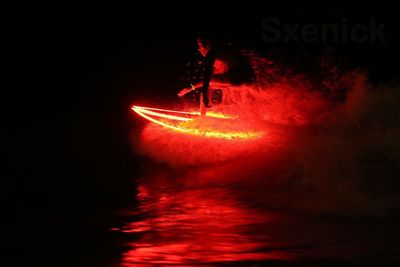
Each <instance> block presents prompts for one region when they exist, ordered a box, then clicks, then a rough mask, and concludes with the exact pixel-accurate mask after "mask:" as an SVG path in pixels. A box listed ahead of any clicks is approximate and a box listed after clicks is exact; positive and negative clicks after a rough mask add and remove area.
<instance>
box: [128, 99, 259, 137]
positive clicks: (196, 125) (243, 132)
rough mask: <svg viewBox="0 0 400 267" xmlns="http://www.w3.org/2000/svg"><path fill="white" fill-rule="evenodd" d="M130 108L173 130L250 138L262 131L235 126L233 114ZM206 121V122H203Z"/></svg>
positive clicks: (195, 133) (208, 135)
mask: <svg viewBox="0 0 400 267" xmlns="http://www.w3.org/2000/svg"><path fill="white" fill-rule="evenodd" d="M132 110H133V111H134V112H136V113H137V114H138V115H140V116H141V117H143V118H145V119H147V120H149V121H150V122H152V123H155V124H158V125H161V126H163V127H165V128H168V129H172V130H174V131H178V132H182V133H186V134H192V135H200V136H205V137H212V138H219V139H252V138H258V137H261V136H262V135H263V133H262V132H259V131H254V130H251V129H243V126H242V127H235V118H236V117H234V116H227V115H225V114H222V113H216V112H207V115H206V116H200V112H196V111H177V110H168V109H160V108H150V107H142V106H132ZM205 122H206V123H205Z"/></svg>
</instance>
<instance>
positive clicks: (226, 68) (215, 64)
mask: <svg viewBox="0 0 400 267" xmlns="http://www.w3.org/2000/svg"><path fill="white" fill-rule="evenodd" d="M197 46H198V51H199V52H200V54H201V55H202V57H203V59H204V60H203V62H202V68H203V78H202V81H201V82H200V83H197V84H195V85H193V84H191V85H190V87H186V88H184V89H182V90H181V91H180V92H179V93H178V96H180V97H183V96H184V95H186V94H187V93H189V92H191V91H194V90H197V91H199V92H200V113H201V114H202V115H205V113H206V108H210V101H209V88H210V87H212V88H218V89H223V88H226V87H229V86H233V85H235V86H237V85H240V84H243V83H251V82H252V81H254V72H253V69H252V68H251V66H250V64H249V63H248V62H247V61H246V59H244V57H243V56H242V55H240V54H239V53H233V52H232V49H225V50H222V49H217V48H216V46H213V45H212V43H211V41H210V40H209V39H207V38H205V37H203V38H197Z"/></svg>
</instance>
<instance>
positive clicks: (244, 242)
mask: <svg viewBox="0 0 400 267" xmlns="http://www.w3.org/2000/svg"><path fill="white" fill-rule="evenodd" d="M199 175H200V176H198V177H197V178H198V179H201V180H202V182H204V180H206V179H207V177H206V176H204V175H202V174H199ZM180 178H182V179H183V180H182V181H181V182H179V183H178V184H176V183H173V182H172V180H169V178H168V177H165V176H163V175H161V176H159V177H152V179H151V181H148V182H150V183H149V184H148V183H147V182H145V181H141V182H140V183H141V184H140V186H139V187H138V189H139V192H138V199H139V201H140V203H141V205H140V212H141V213H142V216H144V217H141V218H143V219H141V220H140V221H134V222H131V223H129V224H127V225H125V226H124V227H122V229H121V231H122V232H124V233H127V234H128V233H131V234H135V235H138V236H140V239H139V240H137V241H136V242H132V243H130V246H131V249H130V250H129V251H127V252H126V253H124V255H123V258H122V261H123V264H122V266H129V267H130V266H147V265H148V266H154V265H155V264H161V265H162V266H193V265H197V264H201V265H202V266H214V265H213V263H216V262H219V263H224V262H225V263H229V262H237V261H259V260H267V259H275V260H276V259H290V258H291V257H293V256H294V255H293V251H290V252H288V251H285V250H281V249H280V247H284V245H285V244H284V243H282V242H280V241H276V240H275V241H273V242H271V241H269V235H268V229H267V228H265V226H263V224H265V223H268V222H271V221H274V220H276V219H277V218H276V217H277V216H278V215H273V214H265V213H262V212H260V211H258V210H257V209H254V208H249V207H247V206H246V205H245V203H243V202H241V201H240V200H238V199H237V198H236V197H235V194H233V192H231V191H230V190H229V189H228V188H210V187H205V188H201V187H198V186H197V188H195V187H196V184H197V183H198V182H199V181H198V180H197V178H196V175H195V176H194V177H191V178H192V179H191V180H190V179H185V177H180ZM186 178H188V177H186ZM166 179H167V180H166ZM187 187H189V188H190V187H192V188H193V189H192V190H187ZM182 188H183V190H182ZM169 191H171V192H173V193H170V192H169ZM254 229H258V231H257V233H256V234H255V233H251V231H250V230H253V231H254Z"/></svg>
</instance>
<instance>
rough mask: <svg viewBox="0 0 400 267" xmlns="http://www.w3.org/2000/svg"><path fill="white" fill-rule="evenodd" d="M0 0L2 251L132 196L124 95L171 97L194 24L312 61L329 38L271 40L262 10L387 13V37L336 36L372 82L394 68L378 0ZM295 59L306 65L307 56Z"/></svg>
mask: <svg viewBox="0 0 400 267" xmlns="http://www.w3.org/2000/svg"><path fill="white" fill-rule="evenodd" d="M2 5H3V7H2V10H1V13H2V14H1V36H2V48H1V54H2V56H1V58H2V77H3V78H2V81H3V82H2V86H1V97H0V99H1V105H2V112H1V124H2V125H1V140H0V142H1V143H0V145H1V153H2V154H3V156H2V170H1V171H2V174H1V182H0V187H1V189H0V193H1V195H0V202H1V203H0V207H1V215H0V218H1V220H2V222H3V223H4V224H5V226H4V227H3V230H6V231H5V232H7V233H6V234H4V235H2V236H3V237H4V238H3V240H5V241H6V242H5V244H8V245H5V246H3V247H2V252H3V254H4V255H8V256H3V257H18V255H19V254H18V253H16V254H12V253H11V254H10V251H9V249H13V248H16V247H19V246H18V245H15V244H14V243H12V242H13V241H11V240H14V242H15V243H16V244H17V243H22V242H28V241H27V239H30V238H31V237H32V236H30V237H29V238H26V235H27V233H26V232H28V230H25V231H23V230H22V232H21V229H30V230H29V232H30V231H31V230H32V229H38V228H41V227H43V228H44V229H46V227H47V226H46V225H49V224H50V225H52V224H53V223H54V221H57V222H66V221H70V220H78V219H79V220H80V219H81V218H86V217H87V216H89V214H97V213H104V211H109V210H112V209H114V208H116V207H121V206H124V205H128V204H129V203H132V202H134V201H135V199H134V196H135V194H134V192H135V185H134V179H135V177H138V176H139V175H140V172H139V170H140V160H141V159H140V158H139V157H138V156H136V155H135V154H134V153H133V152H132V149H131V144H130V141H129V132H130V131H132V130H134V129H138V128H140V126H141V125H140V123H141V122H138V121H137V120H135V119H134V118H133V116H132V114H131V113H130V110H129V107H130V104H132V103H134V102H140V103H143V104H145V103H146V102H147V101H148V102H149V103H150V102H151V103H162V102H164V103H165V101H166V100H168V99H174V97H175V94H176V92H177V90H178V88H176V86H175V85H176V84H175V80H176V79H177V76H178V75H179V73H178V71H177V70H178V69H179V68H180V67H181V66H182V65H184V64H185V63H186V62H187V61H189V60H191V59H192V58H193V55H194V54H195V53H196V47H195V38H196V36H197V34H199V33H200V32H206V33H209V34H210V35H212V36H216V37H218V38H220V39H223V40H229V41H230V40H232V41H234V42H238V43H240V44H242V45H243V46H244V47H248V48H253V49H255V50H257V51H261V52H268V51H271V49H281V50H284V51H286V53H287V54H286V56H287V55H294V54H297V55H299V54H307V55H311V56H310V57H309V58H308V59H309V60H310V61H313V60H314V59H315V58H316V57H318V55H319V52H320V51H321V48H323V47H324V45H325V44H321V43H317V44H308V43H287V44H284V43H277V44H267V43H265V42H264V41H263V40H262V32H263V28H262V21H263V19H265V18H266V17H275V18H278V19H280V20H281V21H282V22H286V23H299V24H307V23H312V24H321V23H329V22H332V21H333V22H337V21H339V22H340V21H341V19H342V18H347V19H348V20H349V22H354V23H367V22H368V21H369V19H371V18H376V20H377V22H378V23H383V24H385V35H386V38H387V42H386V43H368V42H366V43H360V44H357V43H347V44H336V45H337V46H338V47H339V48H340V51H341V53H342V55H345V56H346V57H348V58H349V59H350V60H352V61H353V62H356V63H357V64H360V65H361V66H363V67H364V68H366V69H367V70H368V71H369V72H370V76H371V77H372V79H373V80H374V81H376V82H378V83H384V82H386V81H390V80H392V79H396V78H397V77H396V75H397V73H398V61H399V56H400V53H399V51H398V47H399V44H400V43H399V37H398V32H399V31H398V28H399V20H398V15H397V12H396V8H394V7H393V6H389V5H387V4H383V3H380V2H374V3H367V2H365V1H354V2H351V4H350V3H349V2H348V1H335V2H334V4H329V3H323V4H322V3H320V4H316V3H309V4H304V3H300V2H296V1H293V2H288V1H274V2H271V1H269V2H268V3H264V4H260V3H257V2H254V3H251V2H249V1H245V2H238V3H233V2H231V3H226V4H221V5H217V4H215V3H207V2H193V3H191V2H185V3H184V4H183V3H174V4H172V3H168V4H159V3H158V2H151V3H138V2H136V1H130V3H129V4H120V3H114V2H109V3H107V4H105V3H99V2H74V1H66V2H64V3H50V2H49V3H45V2H30V3H13V2H10V3H6V4H2ZM300 65H301V64H300ZM301 66H302V65H301ZM303 66H304V69H303V70H304V71H307V70H308V69H307V68H308V65H307V62H306V60H305V61H304V65H303ZM77 218H78V219H77ZM79 220H78V221H79ZM77 225H79V223H77ZM7 229H8V230H7ZM10 229H19V230H10ZM32 231H33V232H35V230H32ZM38 236H39V235H38ZM38 236H34V237H35V238H37V237H38ZM32 238H33V237H32ZM15 240H16V241H15ZM32 244H33V243H32ZM9 255H14V256H9ZM26 257H28V256H26V255H25V256H24V254H23V253H22V256H21V258H22V259H24V258H26ZM22 261H23V262H25V263H26V262H30V258H29V257H28V260H26V261H24V260H22Z"/></svg>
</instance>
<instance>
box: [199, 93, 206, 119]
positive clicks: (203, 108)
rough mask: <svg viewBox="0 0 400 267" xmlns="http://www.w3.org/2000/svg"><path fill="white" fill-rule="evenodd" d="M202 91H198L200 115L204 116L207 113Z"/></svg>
mask: <svg viewBox="0 0 400 267" xmlns="http://www.w3.org/2000/svg"><path fill="white" fill-rule="evenodd" d="M203 97H204V96H203V93H200V115H201V116H205V115H206V113H207V108H206V106H205V105H204V101H203Z"/></svg>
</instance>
